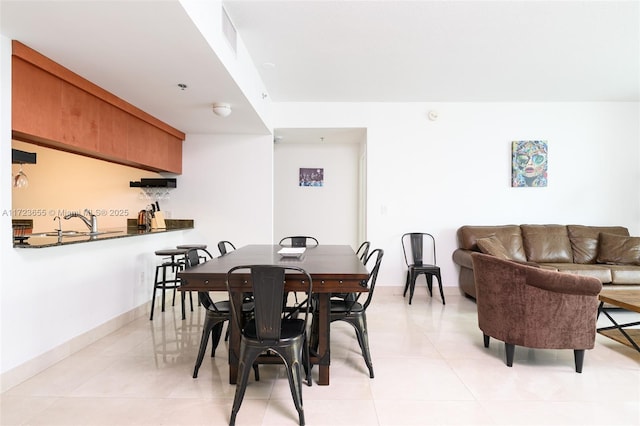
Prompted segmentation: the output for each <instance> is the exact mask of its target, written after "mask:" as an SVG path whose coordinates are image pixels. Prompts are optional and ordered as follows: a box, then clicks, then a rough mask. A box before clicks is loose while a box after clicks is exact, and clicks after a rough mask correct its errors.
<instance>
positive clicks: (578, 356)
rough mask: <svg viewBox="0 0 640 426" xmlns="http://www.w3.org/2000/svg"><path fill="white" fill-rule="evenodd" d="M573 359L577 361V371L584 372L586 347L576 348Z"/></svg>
mask: <svg viewBox="0 0 640 426" xmlns="http://www.w3.org/2000/svg"><path fill="white" fill-rule="evenodd" d="M573 359H574V361H575V363H576V373H582V364H583V363H584V349H575V350H574V351H573Z"/></svg>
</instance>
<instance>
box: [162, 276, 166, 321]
mask: <svg viewBox="0 0 640 426" xmlns="http://www.w3.org/2000/svg"><path fill="white" fill-rule="evenodd" d="M166 286H167V268H166V267H165V266H162V312H164V302H165V295H164V294H165V293H166V292H167V288H166Z"/></svg>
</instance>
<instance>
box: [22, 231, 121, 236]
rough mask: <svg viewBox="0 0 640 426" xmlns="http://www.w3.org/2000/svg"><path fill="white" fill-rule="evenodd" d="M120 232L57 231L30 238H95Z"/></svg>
mask: <svg viewBox="0 0 640 426" xmlns="http://www.w3.org/2000/svg"><path fill="white" fill-rule="evenodd" d="M118 232H120V231H98V232H89V231H62V232H61V233H60V234H58V231H53V232H45V233H42V234H33V235H32V237H58V236H60V237H95V236H98V235H105V234H117V233H118Z"/></svg>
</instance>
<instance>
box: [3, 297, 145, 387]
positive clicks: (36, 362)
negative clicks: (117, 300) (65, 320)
mask: <svg viewBox="0 0 640 426" xmlns="http://www.w3.org/2000/svg"><path fill="white" fill-rule="evenodd" d="M143 315H149V304H148V303H145V304H143V305H141V306H139V307H137V308H135V309H132V310H131V311H129V312H126V313H124V314H122V315H119V316H117V317H115V318H113V319H112V320H110V321H107V322H106V323H104V324H102V325H100V326H98V327H96V328H94V329H92V330H89V331H87V332H85V333H83V334H81V335H80V336H77V337H74V338H73V339H71V340H69V341H67V342H65V343H62V344H61V345H59V346H57V347H55V348H53V349H51V350H49V351H47V352H45V353H43V354H42V355H39V356H37V357H35V358H33V359H31V360H29V361H27V362H25V363H24V364H21V365H19V366H17V367H15V368H12V369H11V370H9V371H6V372H4V373H2V374H1V375H0V392H5V391H7V390H9V389H11V388H12V387H14V386H16V385H18V384H20V383H22V382H24V381H25V380H27V379H29V378H31V377H33V376H35V375H36V374H38V373H40V372H41V371H43V370H45V369H47V368H49V367H51V366H52V365H54V364H56V363H58V362H60V361H62V360H63V359H65V358H66V357H68V356H69V355H72V354H74V353H76V352H78V351H80V350H82V349H84V348H86V347H87V346H89V345H90V344H92V343H94V342H95V341H97V340H99V339H102V338H103V337H105V336H107V335H109V334H111V333H113V332H114V331H116V330H118V329H119V328H121V327H123V326H125V325H127V324H128V323H130V322H131V321H133V320H135V319H137V318H139V317H141V316H143Z"/></svg>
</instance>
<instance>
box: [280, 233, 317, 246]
mask: <svg viewBox="0 0 640 426" xmlns="http://www.w3.org/2000/svg"><path fill="white" fill-rule="evenodd" d="M278 244H279V245H281V246H288V247H315V246H317V245H318V244H319V243H318V240H317V239H316V238H314V237H308V236H304V235H296V236H292V237H284V238H283V239H281V240H280V242H279V243H278Z"/></svg>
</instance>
